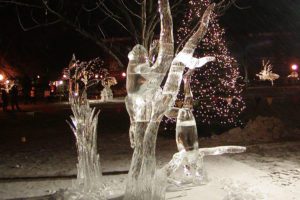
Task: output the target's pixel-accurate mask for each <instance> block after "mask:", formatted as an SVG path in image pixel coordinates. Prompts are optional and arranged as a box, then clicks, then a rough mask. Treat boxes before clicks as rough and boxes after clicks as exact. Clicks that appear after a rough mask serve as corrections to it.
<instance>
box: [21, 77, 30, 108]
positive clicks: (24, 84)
mask: <svg viewBox="0 0 300 200" xmlns="http://www.w3.org/2000/svg"><path fill="white" fill-rule="evenodd" d="M22 88H23V97H24V103H25V104H28V103H29V101H30V89H31V80H30V78H29V76H28V75H25V77H24V78H23V81H22Z"/></svg>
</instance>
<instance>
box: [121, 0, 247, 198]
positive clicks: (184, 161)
mask: <svg viewBox="0 0 300 200" xmlns="http://www.w3.org/2000/svg"><path fill="white" fill-rule="evenodd" d="M158 3H159V12H160V20H161V32H160V39H159V44H158V45H159V50H158V54H157V56H155V55H153V52H150V58H151V61H149V55H148V51H147V50H146V49H145V48H144V47H143V46H142V45H136V46H135V47H134V48H133V49H132V51H131V52H130V53H129V55H128V58H129V63H128V68H127V82H126V89H127V93H128V95H127V97H126V99H125V103H126V108H127V111H128V114H129V116H130V130H129V135H130V141H131V146H132V147H133V148H134V152H133V156H132V162H131V165H130V169H129V173H128V179H127V184H126V191H125V198H124V199H125V200H160V199H164V197H165V188H166V186H167V180H168V177H169V176H170V175H172V174H173V173H174V172H175V171H176V170H177V169H179V168H180V167H181V166H184V167H185V168H184V170H185V173H186V174H188V173H190V174H195V176H194V175H193V176H192V177H197V176H198V174H201V175H202V174H203V173H202V172H201V173H198V172H200V171H201V170H202V169H203V167H202V164H201V163H202V158H203V156H204V155H206V154H205V153H206V152H205V151H203V150H202V149H198V143H197V136H196V135H197V132H196V131H197V129H196V123H195V120H194V118H193V116H192V113H191V108H190V106H191V104H187V105H186V107H184V108H182V109H181V110H180V115H178V111H179V110H178V109H173V105H174V103H175V100H176V97H177V94H178V91H179V87H180V84H181V81H182V78H183V72H184V69H185V67H188V68H191V69H194V68H199V67H201V66H203V65H205V64H206V63H207V62H210V61H213V60H214V58H213V57H204V58H200V59H198V58H194V57H193V53H194V50H195V48H196V47H197V45H198V42H199V41H201V39H202V38H203V37H204V35H205V33H206V31H207V27H208V23H209V20H210V15H211V13H212V12H213V10H214V8H215V4H211V5H210V6H209V7H208V8H207V10H206V11H205V12H204V14H203V16H202V19H201V21H200V25H199V27H198V29H197V30H196V31H195V32H194V34H193V35H192V36H191V37H190V38H189V39H188V41H187V42H186V44H185V45H184V47H183V48H182V50H181V51H180V52H179V54H177V55H176V56H175V58H174V39H173V30H172V29H173V22H172V16H171V12H170V6H169V1H168V0H158ZM153 59H154V60H155V61H154V60H153ZM168 71H169V72H168ZM166 75H167V76H166ZM165 78H166V81H165V84H164V86H163V88H161V85H162V83H163V80H164V79H165ZM188 98H189V99H188V100H187V102H191V100H192V99H191V97H188ZM164 115H167V116H175V117H176V118H177V117H178V120H179V124H178V127H177V130H178V132H177V133H178V134H177V141H178V147H179V148H180V149H182V150H181V151H180V152H178V153H176V154H174V157H173V159H172V160H171V161H170V162H169V164H167V165H166V166H164V167H163V168H162V169H160V170H158V169H156V159H155V148H156V138H157V132H158V128H159V125H160V122H161V120H162V118H163V116H164ZM187 127H189V130H190V131H187V129H186V128H187ZM186 132H189V133H190V134H185V133H186ZM237 148H239V147H237ZM219 149H222V150H219ZM224 149H225V152H230V151H233V150H235V149H236V147H228V148H227V147H217V149H212V151H213V153H214V154H215V153H218V152H223V150H224ZM243 150H244V149H243ZM208 152H209V153H211V152H210V151H208ZM223 153H224V152H223ZM194 169H195V170H194Z"/></svg>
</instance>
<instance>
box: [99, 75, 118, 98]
mask: <svg viewBox="0 0 300 200" xmlns="http://www.w3.org/2000/svg"><path fill="white" fill-rule="evenodd" d="M101 84H102V86H103V87H104V88H103V90H102V91H101V101H108V100H112V99H113V92H112V90H111V89H110V87H111V86H113V85H116V84H117V80H116V78H115V77H106V78H103V79H102V80H101Z"/></svg>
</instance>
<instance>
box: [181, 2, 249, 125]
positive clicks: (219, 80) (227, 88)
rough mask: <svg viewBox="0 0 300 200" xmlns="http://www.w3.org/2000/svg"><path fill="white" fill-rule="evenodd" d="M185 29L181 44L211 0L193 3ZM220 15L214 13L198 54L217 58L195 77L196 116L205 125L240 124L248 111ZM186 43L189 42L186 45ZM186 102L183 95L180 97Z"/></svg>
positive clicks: (185, 22) (190, 3) (236, 66)
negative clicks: (240, 117)
mask: <svg viewBox="0 0 300 200" xmlns="http://www.w3.org/2000/svg"><path fill="white" fill-rule="evenodd" d="M187 3H188V7H187V12H186V14H185V16H184V17H183V19H182V23H181V24H182V26H181V27H180V28H179V29H178V31H177V35H176V37H177V40H176V41H177V44H178V45H179V44H181V43H182V40H185V38H187V37H188V36H189V35H190V32H191V30H192V28H193V27H195V25H196V24H197V23H198V22H199V20H200V18H201V17H202V15H203V13H204V11H205V10H206V8H207V7H208V6H209V5H210V4H211V0H189V1H188V2H187ZM224 35H225V30H224V29H223V28H222V27H221V26H220V24H219V22H218V17H217V16H216V14H212V17H211V21H210V25H209V28H208V31H207V33H206V35H205V37H204V38H203V40H202V41H201V42H200V44H199V46H198V48H197V49H196V51H195V55H194V56H196V57H203V56H208V55H209V56H215V57H216V61H215V62H211V63H209V64H207V65H205V66H204V67H202V68H201V69H198V70H196V72H195V73H194V75H193V77H192V84H191V86H192V90H193V95H194V114H195V117H196V120H197V121H201V122H203V123H205V124H212V123H220V124H223V125H239V124H241V121H240V119H239V116H240V114H241V112H242V111H243V110H244V109H245V103H244V101H243V99H242V97H241V92H242V85H241V84H240V83H239V80H240V78H241V77H240V74H239V69H238V65H237V61H236V60H235V59H234V58H233V57H232V56H231V55H230V52H229V50H228V48H227V45H226V41H225V38H224ZM183 43H185V42H183ZM178 98H179V99H183V98H184V97H183V94H182V93H181V94H179V95H178Z"/></svg>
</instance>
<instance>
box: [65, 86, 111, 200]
mask: <svg viewBox="0 0 300 200" xmlns="http://www.w3.org/2000/svg"><path fill="white" fill-rule="evenodd" d="M70 104H71V109H72V112H73V116H71V120H72V122H71V123H70V122H68V123H69V125H70V127H71V129H72V131H73V133H74V135H75V138H76V146H77V154H78V163H77V179H76V181H75V182H74V183H73V185H72V187H71V188H70V189H68V191H66V192H65V194H64V198H65V199H74V200H75V199H77V200H79V199H93V200H94V199H95V200H96V199H98V200H104V199H106V194H105V188H104V185H103V180H102V171H101V166H100V157H99V154H98V153H97V124H98V115H99V111H97V112H96V109H95V108H91V107H90V105H89V103H88V99H87V97H86V93H85V91H84V92H83V93H82V94H80V95H78V96H75V95H72V96H71V98H70Z"/></svg>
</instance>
